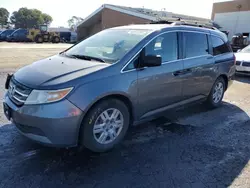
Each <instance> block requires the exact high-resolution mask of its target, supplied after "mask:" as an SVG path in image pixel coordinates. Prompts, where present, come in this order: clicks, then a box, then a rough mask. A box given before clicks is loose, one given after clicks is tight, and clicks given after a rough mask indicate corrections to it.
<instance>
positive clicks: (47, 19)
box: [42, 13, 53, 25]
mask: <svg viewBox="0 0 250 188" xmlns="http://www.w3.org/2000/svg"><path fill="white" fill-rule="evenodd" d="M42 17H43V20H44V24H46V25H50V24H51V22H52V21H53V19H52V17H51V16H50V15H48V14H46V13H43V14H42Z"/></svg>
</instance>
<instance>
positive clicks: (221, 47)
mask: <svg viewBox="0 0 250 188" xmlns="http://www.w3.org/2000/svg"><path fill="white" fill-rule="evenodd" d="M211 39H212V46H213V55H214V56H216V55H219V54H224V53H228V52H230V51H231V50H230V48H229V46H228V44H226V43H225V42H224V41H223V40H222V39H220V38H219V37H215V36H211Z"/></svg>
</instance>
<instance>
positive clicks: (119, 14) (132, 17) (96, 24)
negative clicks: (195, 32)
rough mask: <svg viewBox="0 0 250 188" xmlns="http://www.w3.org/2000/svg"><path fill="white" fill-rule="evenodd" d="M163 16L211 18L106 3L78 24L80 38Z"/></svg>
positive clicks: (202, 19)
mask: <svg viewBox="0 0 250 188" xmlns="http://www.w3.org/2000/svg"><path fill="white" fill-rule="evenodd" d="M161 17H165V18H166V17H167V18H182V19H186V20H198V21H205V22H210V20H209V19H204V18H198V17H193V16H186V15H181V14H175V13H172V12H166V11H154V10H151V9H145V8H131V7H124V6H117V5H109V4H104V5H102V6H101V7H100V8H98V9H97V10H96V11H94V12H93V13H92V14H90V15H89V16H88V17H86V18H85V19H84V20H83V22H81V23H80V24H79V25H78V27H77V34H78V40H81V39H84V38H87V37H89V36H91V35H93V34H95V33H97V32H99V31H101V30H103V29H107V28H111V27H116V26H122V25H129V24H144V23H150V22H152V21H156V20H159V19H160V18H161Z"/></svg>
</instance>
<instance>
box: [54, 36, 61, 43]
mask: <svg viewBox="0 0 250 188" xmlns="http://www.w3.org/2000/svg"><path fill="white" fill-rule="evenodd" d="M59 42H60V38H59V37H53V39H52V43H59Z"/></svg>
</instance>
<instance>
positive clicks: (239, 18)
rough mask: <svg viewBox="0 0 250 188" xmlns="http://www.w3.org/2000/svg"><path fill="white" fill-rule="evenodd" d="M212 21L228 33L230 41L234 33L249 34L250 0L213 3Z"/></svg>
mask: <svg viewBox="0 0 250 188" xmlns="http://www.w3.org/2000/svg"><path fill="white" fill-rule="evenodd" d="M212 19H213V20H214V21H215V22H216V23H218V24H219V25H220V26H222V28H221V30H224V31H228V32H229V35H228V38H229V39H230V40H231V38H232V36H233V35H234V34H236V33H250V25H249V24H247V23H249V22H250V0H234V1H226V2H219V3H214V4H213V11H212Z"/></svg>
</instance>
